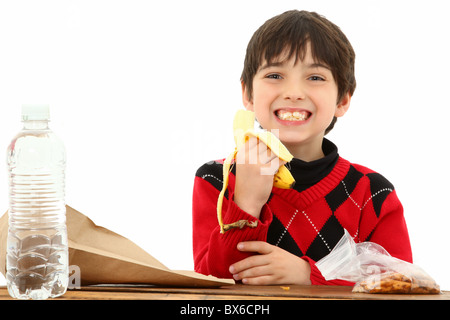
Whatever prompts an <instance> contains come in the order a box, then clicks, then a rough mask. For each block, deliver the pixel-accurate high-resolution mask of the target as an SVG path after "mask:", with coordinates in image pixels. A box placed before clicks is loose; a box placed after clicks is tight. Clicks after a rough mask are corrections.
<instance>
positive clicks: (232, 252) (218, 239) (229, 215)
mask: <svg viewBox="0 0 450 320" xmlns="http://www.w3.org/2000/svg"><path fill="white" fill-rule="evenodd" d="M205 166H206V165H205ZM205 166H203V167H202V168H201V169H199V171H198V172H197V176H196V177H195V180H194V190H193V201H192V229H193V255H194V269H195V271H196V272H199V273H202V274H205V275H213V276H216V277H219V278H231V277H232V275H231V273H230V272H229V267H230V265H231V264H233V263H235V262H237V261H240V260H242V259H244V258H246V257H248V256H250V255H251V253H245V252H241V251H239V250H237V244H238V243H239V242H241V241H250V240H259V241H265V240H266V238H267V231H268V228H269V225H270V222H271V221H272V213H271V211H270V209H269V207H268V206H267V205H265V206H264V207H263V209H262V212H261V216H260V219H259V221H258V225H257V226H256V227H255V228H250V227H244V228H243V229H231V230H229V231H226V232H225V233H224V234H221V233H220V228H219V224H218V221H217V198H218V196H219V193H220V191H219V189H221V181H222V179H221V178H222V177H221V175H220V176H218V172H220V171H218V170H216V171H215V172H214V167H211V168H207V169H210V170H209V173H205V171H204V169H205ZM211 166H217V164H215V165H211ZM220 167H221V166H220ZM211 169H212V171H211ZM199 173H200V174H199ZM218 182H220V183H218ZM233 187H234V176H233V175H230V181H229V188H228V191H227V193H226V195H225V198H224V201H223V207H222V216H223V222H224V224H228V223H232V222H235V221H237V220H241V219H245V220H249V222H252V221H255V220H258V219H256V218H255V217H253V216H251V215H250V214H248V213H246V212H245V211H243V210H241V209H240V208H239V207H238V206H237V205H236V204H235V203H234V201H232V200H230V199H233Z"/></svg>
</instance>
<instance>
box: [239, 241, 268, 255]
mask: <svg viewBox="0 0 450 320" xmlns="http://www.w3.org/2000/svg"><path fill="white" fill-rule="evenodd" d="M237 248H238V250H239V251H244V252H258V253H260V254H269V253H271V252H272V251H273V249H272V246H271V245H270V244H268V243H267V242H265V241H244V242H240V243H238V245H237Z"/></svg>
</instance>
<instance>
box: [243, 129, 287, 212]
mask: <svg viewBox="0 0 450 320" xmlns="http://www.w3.org/2000/svg"><path fill="white" fill-rule="evenodd" d="M285 163H286V162H284V161H282V160H280V159H279V158H278V157H277V156H276V155H275V153H273V152H272V151H271V150H270V149H269V148H268V147H267V146H266V145H265V144H264V143H263V142H260V141H259V140H258V139H257V138H255V137H251V138H250V139H249V140H248V141H247V142H246V143H245V145H243V146H242V147H241V149H239V150H238V153H237V155H236V182H235V190H234V202H235V203H236V204H237V205H238V206H239V208H241V209H242V210H244V211H245V212H247V213H249V214H251V215H252V216H254V217H256V218H258V219H259V215H260V213H261V209H262V207H263V205H264V204H265V203H266V202H267V199H269V196H270V192H271V191H272V186H273V176H274V175H275V174H276V173H277V171H278V169H279V168H280V166H281V165H283V164H285Z"/></svg>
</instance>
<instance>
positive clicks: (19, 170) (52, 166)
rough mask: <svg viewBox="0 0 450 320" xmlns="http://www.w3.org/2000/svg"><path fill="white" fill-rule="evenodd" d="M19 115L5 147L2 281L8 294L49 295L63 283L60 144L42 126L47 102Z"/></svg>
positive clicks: (65, 256)
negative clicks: (6, 197)
mask: <svg viewBox="0 0 450 320" xmlns="http://www.w3.org/2000/svg"><path fill="white" fill-rule="evenodd" d="M22 121H23V129H22V131H20V132H19V133H18V134H17V135H16V137H14V139H13V140H12V141H11V144H10V145H9V147H8V152H7V164H8V171H9V231H8V243H7V261H6V269H7V270H6V271H7V272H6V282H7V287H8V292H9V294H10V295H11V296H12V297H13V298H18V299H47V298H49V297H50V298H54V297H58V296H61V295H63V294H64V293H65V292H66V290H67V286H68V246H67V242H68V241H67V228H66V208H65V202H64V188H65V173H64V172H65V166H66V154H65V148H64V145H63V143H62V142H61V141H60V140H59V139H58V138H57V137H56V135H55V134H54V133H53V132H52V131H51V130H50V129H49V127H48V122H49V107H48V106H45V105H44V106H39V105H38V106H36V105H30V106H23V107H22Z"/></svg>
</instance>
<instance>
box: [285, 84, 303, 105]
mask: <svg viewBox="0 0 450 320" xmlns="http://www.w3.org/2000/svg"><path fill="white" fill-rule="evenodd" d="M284 99H285V100H290V101H297V100H304V99H305V92H304V91H303V88H302V87H301V85H299V84H298V83H295V84H290V85H288V86H286V90H285V92H284Z"/></svg>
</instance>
